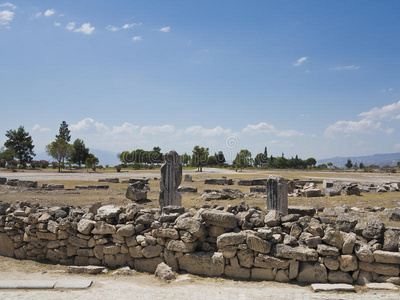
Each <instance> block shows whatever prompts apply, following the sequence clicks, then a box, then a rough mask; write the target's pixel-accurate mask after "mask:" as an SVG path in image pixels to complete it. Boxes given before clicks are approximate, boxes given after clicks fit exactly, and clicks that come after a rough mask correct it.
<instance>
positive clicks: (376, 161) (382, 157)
mask: <svg viewBox="0 0 400 300" xmlns="http://www.w3.org/2000/svg"><path fill="white" fill-rule="evenodd" d="M348 159H350V160H351V162H352V163H353V164H355V163H357V164H358V165H360V163H363V164H364V165H365V166H370V165H378V166H379V167H383V166H386V165H388V166H391V167H396V166H397V162H400V152H397V153H378V154H372V155H364V156H335V157H331V158H324V159H318V161H317V164H328V163H329V162H331V163H333V165H334V166H336V167H339V168H344V167H345V164H346V163H347V160H348Z"/></svg>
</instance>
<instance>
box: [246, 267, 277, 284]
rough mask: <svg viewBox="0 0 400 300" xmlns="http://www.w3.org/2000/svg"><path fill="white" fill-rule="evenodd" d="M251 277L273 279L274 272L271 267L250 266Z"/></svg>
mask: <svg viewBox="0 0 400 300" xmlns="http://www.w3.org/2000/svg"><path fill="white" fill-rule="evenodd" d="M251 279H255V280H266V281H273V280H275V274H274V272H273V269H264V268H251Z"/></svg>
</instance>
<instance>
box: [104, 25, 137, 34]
mask: <svg viewBox="0 0 400 300" xmlns="http://www.w3.org/2000/svg"><path fill="white" fill-rule="evenodd" d="M140 25H142V23H130V24H125V25H123V26H121V27H118V26H114V25H108V26H107V27H106V29H107V30H108V31H111V32H115V31H119V30H121V29H129V28H132V27H135V26H140Z"/></svg>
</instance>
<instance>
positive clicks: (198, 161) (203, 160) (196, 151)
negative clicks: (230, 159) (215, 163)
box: [191, 146, 209, 172]
mask: <svg viewBox="0 0 400 300" xmlns="http://www.w3.org/2000/svg"><path fill="white" fill-rule="evenodd" d="M192 153H193V155H192V161H191V164H192V165H193V166H196V167H197V171H198V172H203V166H205V165H206V164H207V162H208V154H209V153H208V148H204V147H200V146H194V148H193V150H192Z"/></svg>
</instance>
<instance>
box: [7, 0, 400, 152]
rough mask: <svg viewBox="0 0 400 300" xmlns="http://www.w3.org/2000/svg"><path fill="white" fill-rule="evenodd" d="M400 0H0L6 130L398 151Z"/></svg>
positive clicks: (165, 144)
mask: <svg viewBox="0 0 400 300" xmlns="http://www.w3.org/2000/svg"><path fill="white" fill-rule="evenodd" d="M399 11H400V1H397V0H394V1H390V0H387V1H367V0H359V1H357V0H353V1H338V0H335V1H333V0H332V1H317V0H315V1H225V0H220V1H165V0H163V1H93V0H92V1H74V0H71V1H54V0H53V1H31V0H30V1H10V2H1V1H0V103H1V112H2V116H1V119H0V144H1V145H2V144H3V143H4V141H5V140H6V138H5V135H4V134H5V132H6V131H7V130H9V129H16V128H17V127H18V126H19V125H24V126H25V129H26V130H27V131H29V133H30V134H31V135H32V137H33V139H34V143H35V146H36V147H35V151H36V152H37V153H40V152H43V151H44V146H45V145H46V144H48V143H50V142H51V141H53V140H54V138H55V134H57V132H58V128H59V125H60V123H61V121H63V120H65V121H66V122H67V123H68V124H69V126H70V129H71V131H72V138H73V139H75V138H81V139H83V140H84V141H85V142H86V145H87V146H89V147H90V148H92V149H100V150H106V151H113V152H121V151H123V150H133V149H135V148H143V149H151V148H152V147H153V146H160V147H161V148H162V150H163V151H164V152H166V151H168V150H170V149H175V150H177V151H178V152H180V153H182V152H191V150H192V149H193V146H195V145H201V146H206V147H209V148H210V152H212V153H214V152H215V151H218V150H222V151H224V152H226V155H227V156H228V159H229V158H230V157H229V156H234V155H235V154H236V152H238V151H239V150H240V149H249V150H250V151H251V152H252V153H253V156H255V154H256V153H258V152H262V151H263V149H264V147H265V146H267V147H268V150H269V154H273V155H275V156H277V155H281V153H282V152H284V153H285V156H286V157H290V156H294V155H296V154H298V155H299V156H300V157H303V158H307V157H311V156H312V157H315V158H317V159H318V158H327V157H332V156H336V155H338V156H359V155H369V154H374V153H390V152H400V101H399V100H400V84H399V79H400V55H399V53H400V39H399V38H398V37H399V36H400V18H399V17H398V12H399Z"/></svg>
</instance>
